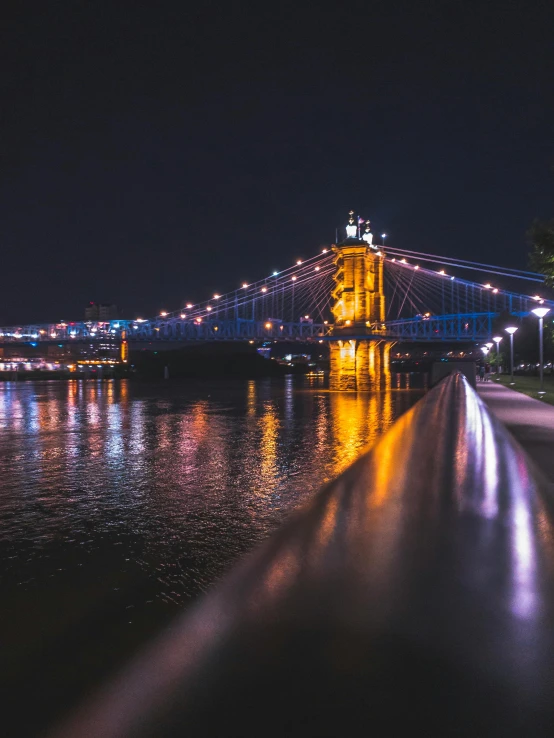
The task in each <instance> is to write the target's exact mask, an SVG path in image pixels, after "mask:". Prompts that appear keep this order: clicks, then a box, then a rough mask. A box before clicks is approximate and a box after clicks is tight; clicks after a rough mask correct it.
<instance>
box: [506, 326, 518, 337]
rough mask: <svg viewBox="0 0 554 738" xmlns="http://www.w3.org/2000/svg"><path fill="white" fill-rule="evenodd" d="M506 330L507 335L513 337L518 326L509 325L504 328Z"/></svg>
mask: <svg viewBox="0 0 554 738" xmlns="http://www.w3.org/2000/svg"><path fill="white" fill-rule="evenodd" d="M504 330H505V331H506V333H509V334H510V336H513V335H514V333H515V332H516V331H517V326H515V325H509V326H508V327H507V328H504Z"/></svg>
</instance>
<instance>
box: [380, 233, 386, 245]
mask: <svg viewBox="0 0 554 738" xmlns="http://www.w3.org/2000/svg"><path fill="white" fill-rule="evenodd" d="M386 237H387V234H386V233H381V238H382V239H383V248H385V238H386Z"/></svg>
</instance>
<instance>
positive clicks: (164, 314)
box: [160, 310, 167, 318]
mask: <svg viewBox="0 0 554 738" xmlns="http://www.w3.org/2000/svg"><path fill="white" fill-rule="evenodd" d="M160 315H161V316H162V318H166V317H167V313H166V311H165V310H162V312H161V313H160Z"/></svg>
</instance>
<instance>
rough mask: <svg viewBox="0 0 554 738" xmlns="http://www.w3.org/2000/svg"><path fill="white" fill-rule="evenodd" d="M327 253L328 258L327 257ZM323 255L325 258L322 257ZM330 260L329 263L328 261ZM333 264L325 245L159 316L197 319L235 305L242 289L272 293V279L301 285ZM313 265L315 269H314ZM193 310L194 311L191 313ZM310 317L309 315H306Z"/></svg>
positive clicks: (324, 273)
mask: <svg viewBox="0 0 554 738" xmlns="http://www.w3.org/2000/svg"><path fill="white" fill-rule="evenodd" d="M326 255H327V259H326V258H325V257H326ZM322 257H323V258H322ZM316 259H320V260H321V261H323V262H324V263H323V264H315V266H314V265H313V262H314V260H316ZM327 261H328V264H327V263H326V262H327ZM331 265H332V250H331V248H330V247H324V248H323V249H322V250H321V252H320V253H318V254H316V255H315V256H312V257H309V258H308V259H305V260H302V259H297V260H296V262H295V263H294V264H293V265H292V266H290V267H287V268H285V269H283V270H281V271H277V270H274V271H273V272H272V274H271V275H270V276H268V277H266V278H265V279H262V280H257V281H255V282H251V283H248V282H243V283H242V284H241V286H240V287H237V288H236V289H235V290H232V291H231V292H228V293H225V294H219V293H217V292H216V293H214V295H213V296H212V298H211V299H210V300H204V301H201V302H198V303H191V302H187V303H185V308H184V309H182V310H180V311H178V310H175V311H168V310H162V311H161V312H160V313H159V315H158V318H156V319H159V318H169V319H171V318H176V317H179V318H181V319H182V320H186V319H189V320H197V321H198V318H199V317H200V316H199V315H198V313H200V312H202V313H211V312H213V311H214V309H217V307H218V306H219V305H226V304H227V306H229V304H230V302H231V301H232V303H233V305H234V304H235V302H236V300H237V298H238V295H239V293H240V292H241V291H243V290H244V291H248V290H249V291H250V292H251V293H253V292H254V291H256V293H257V294H260V295H265V294H267V293H268V292H269V293H271V288H272V286H271V281H272V280H276V279H281V282H280V285H282V284H283V281H282V280H284V279H286V280H287V281H288V282H290V283H291V284H292V285H294V283H298V284H299V285H301V284H302V283H303V282H305V281H307V274H308V273H309V274H311V275H312V276H315V275H316V274H318V273H320V276H326V275H328V274H329V273H330V271H332V270H330V269H325V267H326V266H331ZM312 266H313V269H312ZM293 270H295V271H296V273H293V274H290V272H292V271H293ZM238 299H239V305H243V304H244V303H245V302H248V300H245V299H244V298H238ZM214 301H215V302H216V305H214V304H212V303H213V302H214ZM191 311H192V313H191ZM305 317H306V318H308V317H309V316H305ZM135 322H136V323H147V322H150V321H148V320H147V319H146V318H140V317H139V318H136V319H135Z"/></svg>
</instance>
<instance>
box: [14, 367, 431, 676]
mask: <svg viewBox="0 0 554 738" xmlns="http://www.w3.org/2000/svg"><path fill="white" fill-rule="evenodd" d="M419 396H420V393H419V392H417V391H415V392H414V391H400V392H399V391H396V390H392V391H386V392H380V393H375V394H372V393H340V392H329V391H328V390H327V389H326V388H325V386H324V385H323V384H322V383H321V382H320V381H318V380H315V381H310V380H308V379H302V378H292V377H288V378H285V379H282V380H275V379H273V380H256V381H244V382H241V381H234V382H218V383H215V382H213V383H195V384H193V383H191V384H187V385H185V384H183V385H175V384H165V385H148V386H141V385H132V384H128V383H127V382H125V381H122V382H113V381H112V382H91V381H89V382H79V381H70V382H67V383H63V382H42V383H30V382H29V383H19V384H17V383H0V479H1V480H2V484H1V491H0V552H1V554H2V561H3V562H4V565H3V567H2V569H3V570H2V580H1V581H2V585H1V586H2V596H3V602H4V603H8V604H7V607H5V608H4V614H3V615H2V616H0V627H2V628H4V629H5V631H6V630H7V632H8V638H9V639H10V644H11V649H12V650H11V652H10V653H9V654H8V655H9V656H10V655H11V656H12V667H13V668H14V669H16V670H17V668H21V669H22V673H23V670H24V669H25V666H26V664H25V663H21V655H20V652H19V650H18V649H19V648H20V646H21V644H22V643H23V642H25V644H26V648H27V650H28V651H29V653H32V645H33V644H32V643H31V644H30V645H29V631H28V629H26V628H25V627H24V626H25V622H26V621H25V619H26V618H27V619H29V618H30V614H29V612H28V611H29V609H31V610H32V612H33V617H35V618H36V617H37V615H38V617H41V618H42V619H43V620H44V621H45V622H46V623H47V625H45V626H44V632H42V634H41V636H40V637H42V638H44V637H47V638H49V637H50V636H51V634H52V627H53V626H52V627H51V626H50V625H48V623H50V621H52V623H53V622H55V623H56V627H57V628H58V629H59V630H62V629H63V628H66V629H67V628H70V627H78V626H77V623H78V621H79V618H82V616H83V611H85V610H87V608H90V602H91V600H92V599H94V601H95V602H96V603H99V602H100V603H101V604H102V607H103V608H104V610H105V613H107V615H106V617H105V618H104V621H105V622H104V625H103V626H102V627H103V628H104V630H102V634H101V635H100V634H99V635H98V640H99V641H102V644H105V645H104V648H105V651H104V652H103V653H104V656H105V659H104V666H105V664H106V663H108V664H109V662H110V658H111V657H112V655H113V654H112V651H114V649H113V648H111V647H110V643H111V646H112V647H113V646H114V643H116V642H117V643H119V641H120V640H121V638H122V637H123V635H122V634H124V638H126V639H127V641H126V642H127V644H128V645H129V644H130V646H132V645H136V642H137V641H140V640H141V638H143V637H144V636H145V635H150V633H151V632H152V630H153V629H154V628H155V627H156V624H157V623H159V622H162V621H163V618H164V617H166V616H167V614H168V613H169V614H171V613H172V612H174V611H175V609H176V607H177V606H180V605H181V604H182V603H183V602H184V601H186V600H187V599H189V598H191V597H193V596H195V595H196V594H197V593H198V592H199V591H202V590H204V589H205V588H206V587H207V586H208V585H209V584H210V583H211V582H212V581H213V580H214V579H215V578H217V577H218V576H219V575H220V574H221V573H222V571H224V570H225V569H226V568H227V567H228V566H229V564H230V562H232V561H233V560H234V559H235V558H236V557H237V556H238V555H240V554H241V553H243V552H245V551H247V550H248V549H250V548H251V547H252V546H253V545H254V544H255V543H256V542H257V541H260V540H261V539H263V538H264V537H266V536H267V535H268V533H270V532H271V531H272V530H273V529H275V527H276V526H277V525H278V524H279V523H280V522H281V521H282V520H283V519H284V518H285V517H286V515H287V513H288V512H289V511H290V510H292V509H294V508H295V507H297V506H298V505H299V504H300V503H302V502H303V501H304V500H306V499H307V498H308V497H309V496H310V495H312V494H313V493H314V492H315V491H316V490H317V489H318V488H319V487H320V486H321V485H322V483H324V482H325V481H327V480H329V479H331V478H332V477H334V476H336V475H337V474H338V473H339V472H341V471H342V470H343V469H344V468H345V467H346V466H348V465H349V464H350V463H351V462H352V461H353V460H354V459H355V458H356V457H357V456H358V455H359V453H360V451H361V449H362V448H363V447H364V446H366V445H367V444H368V443H371V442H373V441H374V440H375V439H376V438H377V437H378V436H379V435H380V434H382V433H383V431H384V430H385V429H386V428H388V427H389V426H390V425H391V423H392V422H393V421H394V420H395V419H396V418H397V417H398V416H399V415H400V414H401V413H402V412H404V411H405V410H406V409H407V408H408V407H410V406H411V405H412V404H413V402H414V401H415V400H416V399H418V398H419ZM60 601H63V603H64V605H63V607H60ZM108 621H109V623H110V624H109V626H108V625H106V623H107V622H108ZM94 627H95V625H94V623H93V624H90V623H89V626H88V630H87V641H90V643H92V644H93V645H94V644H95V634H94ZM133 627H136V628H137V632H138V635H137V636H136V637H135V636H133V637H134V638H135V640H134V641H133V637H128V636H127V635H125V630H126V629H127V630H129V629H130V628H131V629H132V628H133ZM106 629H107V630H106ZM54 630H55V629H54ZM38 637H39V636H37V638H38ZM110 639H111V640H110ZM31 641H32V638H31ZM91 648H92V646H91ZM95 648H99V646H98V643H96V646H95ZM110 648H111V650H110ZM117 650H118V648H117V646H116V647H115V651H114V652H115V653H117ZM106 653H109V656H107V655H106ZM68 658H69V657H68ZM27 666H29V664H27ZM102 668H104V667H100V666H98V670H99V672H101V671H102ZM93 670H94V669H93ZM60 678H61V677H60Z"/></svg>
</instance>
